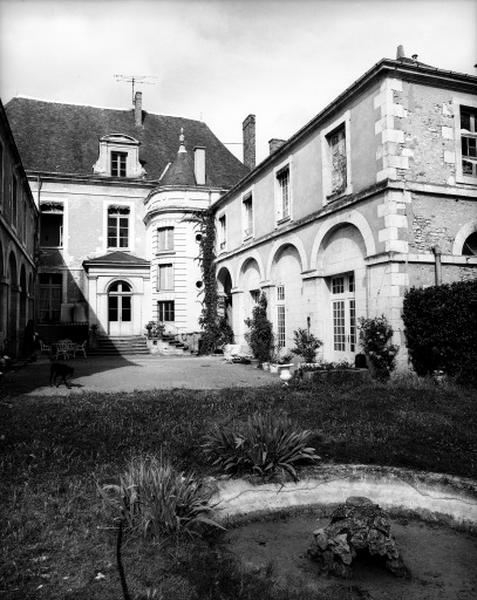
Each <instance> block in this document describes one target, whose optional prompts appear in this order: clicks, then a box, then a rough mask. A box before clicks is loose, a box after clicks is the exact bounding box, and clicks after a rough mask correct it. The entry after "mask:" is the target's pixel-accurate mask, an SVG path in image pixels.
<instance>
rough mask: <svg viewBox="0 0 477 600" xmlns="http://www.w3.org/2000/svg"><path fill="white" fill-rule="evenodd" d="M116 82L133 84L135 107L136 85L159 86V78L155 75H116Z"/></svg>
mask: <svg viewBox="0 0 477 600" xmlns="http://www.w3.org/2000/svg"><path fill="white" fill-rule="evenodd" d="M113 77H114V79H116V81H126V82H127V83H130V84H131V91H132V103H133V105H134V100H135V95H134V85H135V84H136V83H139V84H141V85H157V83H159V77H155V76H154V75H122V74H116V75H113Z"/></svg>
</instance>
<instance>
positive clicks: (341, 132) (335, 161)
mask: <svg viewBox="0 0 477 600" xmlns="http://www.w3.org/2000/svg"><path fill="white" fill-rule="evenodd" d="M326 141H327V142H328V149H329V168H330V184H331V185H330V190H329V194H328V195H329V196H336V195H340V194H342V193H344V192H345V190H346V186H347V184H348V173H347V164H346V130H345V124H344V123H343V124H342V125H340V126H339V127H337V128H336V129H335V130H334V131H332V132H331V133H329V134H328V135H327V136H326Z"/></svg>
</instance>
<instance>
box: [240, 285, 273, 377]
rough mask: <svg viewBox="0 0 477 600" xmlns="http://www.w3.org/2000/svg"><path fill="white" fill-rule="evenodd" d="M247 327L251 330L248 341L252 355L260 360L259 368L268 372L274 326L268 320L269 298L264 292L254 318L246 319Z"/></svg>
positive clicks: (248, 333) (255, 308) (253, 315)
mask: <svg viewBox="0 0 477 600" xmlns="http://www.w3.org/2000/svg"><path fill="white" fill-rule="evenodd" d="M245 325H247V327H248V328H249V331H248V332H247V334H246V340H247V342H248V343H249V344H250V348H251V350H252V354H253V356H254V357H255V358H256V359H258V363H259V366H261V367H262V368H263V369H264V370H266V367H267V366H268V367H269V366H270V365H269V363H270V356H271V353H272V348H273V331H272V324H271V323H270V321H269V320H268V319H267V298H266V296H265V294H264V293H263V292H262V294H261V295H260V298H259V299H258V302H257V304H256V305H255V306H254V307H253V311H252V317H251V318H248V319H245Z"/></svg>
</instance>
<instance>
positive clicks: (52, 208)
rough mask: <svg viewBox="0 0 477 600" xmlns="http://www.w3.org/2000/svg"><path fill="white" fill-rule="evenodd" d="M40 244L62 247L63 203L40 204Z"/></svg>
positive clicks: (49, 246)
mask: <svg viewBox="0 0 477 600" xmlns="http://www.w3.org/2000/svg"><path fill="white" fill-rule="evenodd" d="M40 246H43V247H46V248H62V247H63V204H61V203H59V202H49V203H45V204H41V205H40Z"/></svg>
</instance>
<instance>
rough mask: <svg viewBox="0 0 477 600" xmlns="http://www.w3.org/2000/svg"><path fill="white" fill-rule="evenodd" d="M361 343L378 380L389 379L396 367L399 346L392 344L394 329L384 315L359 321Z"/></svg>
mask: <svg viewBox="0 0 477 600" xmlns="http://www.w3.org/2000/svg"><path fill="white" fill-rule="evenodd" d="M359 325H360V328H361V329H360V332H359V341H360V344H361V346H362V348H363V350H364V353H365V354H366V358H367V359H368V361H369V363H368V364H369V365H370V367H371V370H372V371H374V373H373V375H374V376H375V377H376V378H377V379H387V378H388V377H389V375H390V374H391V371H393V370H394V367H395V366H396V364H395V363H396V354H397V352H398V350H399V346H396V345H395V344H392V343H391V338H392V336H393V333H394V332H393V328H392V327H391V325H389V323H388V320H387V319H386V317H385V316H384V315H381V316H380V317H373V318H370V319H364V318H361V319H360V320H359Z"/></svg>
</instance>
